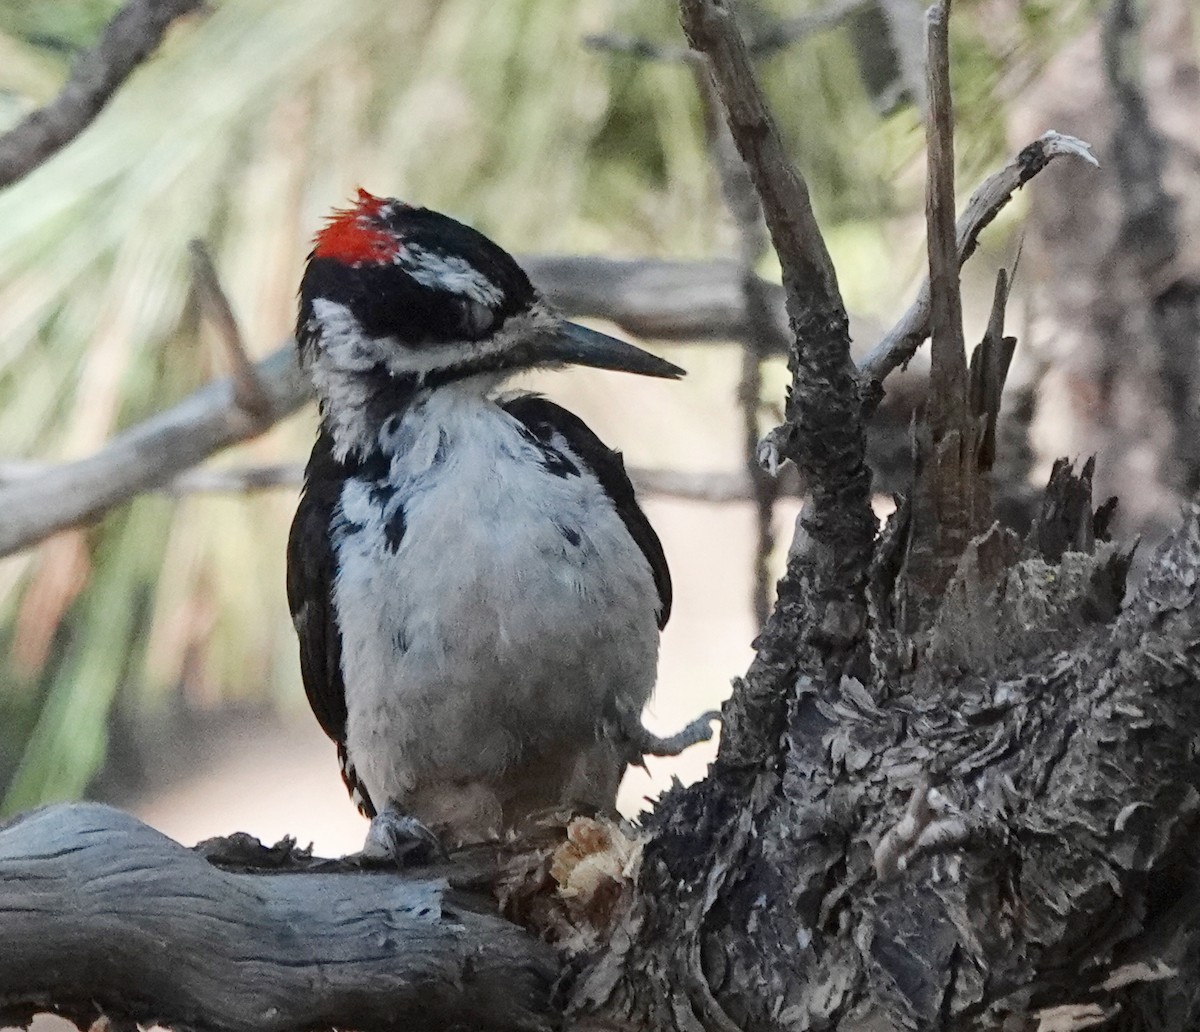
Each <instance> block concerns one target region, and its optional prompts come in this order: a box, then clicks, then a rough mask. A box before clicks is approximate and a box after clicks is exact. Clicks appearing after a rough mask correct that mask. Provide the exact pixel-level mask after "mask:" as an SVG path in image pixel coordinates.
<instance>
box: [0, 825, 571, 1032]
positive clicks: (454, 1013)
mask: <svg viewBox="0 0 1200 1032" xmlns="http://www.w3.org/2000/svg"><path fill="white" fill-rule="evenodd" d="M484 909H485V908H483V907H481V906H480V903H479V901H478V900H476V901H474V902H473V903H472V902H471V901H470V899H469V898H468V897H464V896H460V895H459V894H458V893H456V892H453V891H451V890H450V889H449V888H448V887H447V883H446V881H445V880H443V879H440V878H429V877H428V876H424V877H422V876H421V874H420V873H419V872H417V873H415V874H404V873H400V872H379V873H375V872H372V873H365V872H359V873H342V874H319V873H285V874H270V873H255V874H236V873H230V872H228V871H223V870H219V869H217V868H216V867H214V866H212V865H211V864H210V863H209V862H208V861H206V860H205V859H204V858H203V857H201V856H200V855H198V854H197V853H195V852H193V851H192V850H189V849H185V848H184V847H183V846H181V845H179V844H178V843H176V842H172V841H171V840H170V839H168V838H166V837H165V836H163V835H160V834H159V833H158V832H156V831H154V830H153V829H152V828H149V827H147V826H146V825H144V824H142V823H141V822H140V821H138V820H137V819H135V818H134V817H132V816H130V815H128V814H125V813H122V812H121V811H119V810H115V809H112V808H111V807H107V806H100V805H96V804H77V805H72V806H53V807H48V808H46V809H43V810H37V811H34V812H32V813H29V814H27V815H25V816H23V817H18V818H17V819H16V820H15V821H12V822H11V823H9V824H7V825H5V826H3V827H2V828H0V1020H3V1021H5V1022H15V1023H20V1024H24V1023H25V1022H27V1021H28V1020H29V1018H30V1017H31V1016H32V1015H33V1014H34V1013H36V1012H39V1011H46V1010H51V1011H54V1012H56V1013H59V1014H63V1015H64V1016H66V1017H68V1018H70V1019H71V1020H73V1021H75V1022H77V1023H79V1024H81V1025H82V1026H83V1027H87V1025H88V1024H89V1023H90V1022H91V1021H92V1020H94V1019H95V1018H97V1017H99V1016H101V1015H104V1016H106V1017H108V1018H109V1019H111V1020H114V1021H117V1022H137V1023H140V1024H142V1025H152V1024H163V1025H168V1026H176V1027H179V1026H183V1027H191V1028H205V1029H211V1030H218V1032H291V1030H301V1029H312V1028H355V1029H362V1030H364V1032H374V1030H389V1032H391V1030H395V1029H398V1028H403V1029H406V1030H414V1032H416V1030H430V1032H432V1030H435V1029H438V1030H440V1029H444V1028H450V1027H457V1026H463V1027H468V1028H478V1029H494V1030H500V1029H504V1030H509V1029H529V1030H542V1029H549V1028H550V1027H551V1025H552V1022H553V1017H552V1008H551V1000H550V993H551V988H552V986H553V984H554V981H555V979H556V978H557V976H558V972H559V967H558V963H557V960H556V958H555V956H554V952H553V950H552V949H551V948H550V947H549V946H547V945H545V944H544V943H542V942H540V941H538V940H537V939H535V938H534V937H533V936H531V935H529V934H528V933H526V932H524V931H523V930H522V929H520V928H518V927H517V926H516V925H513V924H510V923H509V922H507V921H504V920H502V919H501V918H499V917H496V916H492V915H490V914H488V913H485V912H482V911H483V910H484Z"/></svg>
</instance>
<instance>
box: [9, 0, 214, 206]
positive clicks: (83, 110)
mask: <svg viewBox="0 0 1200 1032" xmlns="http://www.w3.org/2000/svg"><path fill="white" fill-rule="evenodd" d="M203 6H204V0H129V2H128V3H126V4H125V6H124V7H122V8H121V9H120V10H119V11H118V12H117V13H116V15H115V16H114V17H113V19H112V21H110V22H109V23H108V26H107V27H106V28H105V30H104V34H103V35H102V36H101V37H100V42H99V43H97V44H96V46H95V47H94V48H93V49H91V50H89V51H88V52H87V53H86V54H84V55H83V56H82V57H81V58H80V59H79V60H78V61H77V62H76V64H75V67H74V69H73V70H72V72H71V78H70V79H69V80H68V82H67V84H66V85H65V86H64V87H63V89H62V91H61V92H60V93H59V95H58V96H57V97H56V98H55V99H54V100H53V101H52V102H51V103H49V104H47V105H46V106H45V107H43V108H40V109H38V110H37V111H34V112H33V113H32V114H30V115H28V116H27V117H26V118H25V119H24V120H23V121H22V122H20V124H18V125H17V126H15V127H14V128H12V129H10V130H9V131H8V132H7V133H5V134H4V135H3V136H0V189H3V188H4V187H6V186H10V185H12V184H13V183H15V182H16V181H17V180H18V179H21V178H22V177H23V176H25V175H28V174H29V173H30V172H32V171H33V170H34V169H35V168H37V167H38V165H40V164H42V162H44V161H46V160H47V159H48V158H49V157H51V156H52V155H53V154H55V153H56V152H58V151H59V150H61V149H62V148H63V147H65V146H66V145H67V144H68V143H70V142H71V141H72V140H73V139H75V137H76V136H78V135H79V134H80V133H81V132H83V130H84V129H86V128H87V127H88V126H89V125H91V123H92V122H93V120H94V119H95V118H96V116H97V115H98V114H99V113H100V111H101V110H102V109H103V108H104V105H105V104H107V103H108V102H109V100H111V99H112V96H113V94H114V93H116V92H117V90H118V89H119V88H120V86H121V84H122V83H123V82H124V81H125V80H126V79H127V78H128V77H129V74H130V73H131V72H132V71H133V70H134V69H135V68H136V67H137V66H138V65H140V64H141V63H142V62H143V61H144V60H146V58H147V57H148V56H149V55H150V54H151V53H152V52H153V51H154V50H155V49H156V48H157V47H158V44H159V42H160V41H161V40H162V38H163V35H164V34H165V33H166V31H167V29H168V27H169V26H170V25H171V23H172V22H173V21H175V20H176V19H177V18H181V17H183V15H185V14H190V13H192V12H193V11H198V10H200V9H201V8H202V7H203Z"/></svg>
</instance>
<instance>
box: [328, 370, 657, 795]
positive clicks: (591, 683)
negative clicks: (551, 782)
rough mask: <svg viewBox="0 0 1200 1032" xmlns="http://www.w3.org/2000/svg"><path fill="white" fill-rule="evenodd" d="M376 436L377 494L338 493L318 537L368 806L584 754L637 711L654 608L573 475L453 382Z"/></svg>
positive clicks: (601, 504) (595, 500)
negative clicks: (381, 476)
mask: <svg viewBox="0 0 1200 1032" xmlns="http://www.w3.org/2000/svg"><path fill="white" fill-rule="evenodd" d="M380 441H381V444H382V445H383V446H384V447H385V448H386V449H387V451H388V452H389V453H390V454H392V456H393V457H392V463H391V471H390V476H389V483H388V485H387V489H386V490H380V489H378V488H377V487H376V485H372V484H369V483H364V482H362V481H353V480H352V481H349V482H348V483H347V484H346V486H345V488H344V490H343V493H342V499H341V510H340V523H339V524H337V525H336V526H335V539H334V543H335V548H336V549H337V556H338V566H339V574H338V579H337V583H336V585H335V603H336V607H337V613H338V622H339V625H340V627H341V629H342V657H343V658H342V666H343V675H344V680H345V685H346V699H347V706H348V713H349V719H348V725H347V747H348V749H349V751H350V755H351V758H352V760H353V762H354V764H355V766H356V768H357V771H358V774H359V776H360V778H361V779H362V780H363V783H364V784H365V785H366V787H367V790H368V792H369V793H370V795H371V797H372V799H373V800H374V802H375V804H376V807H380V806H382V805H384V803H386V802H387V801H395V802H398V803H400V804H401V805H403V804H404V802H405V800H406V799H407V798H408V797H409V796H410V795H411V794H412V793H413V792H414V791H415V790H417V789H418V788H421V787H423V786H425V785H427V784H429V783H430V782H445V781H454V782H469V781H472V780H476V779H484V780H486V779H489V778H494V777H495V776H497V775H498V774H499V773H500V772H502V771H505V770H509V769H511V768H514V767H519V766H521V765H530V764H536V763H537V762H538V760H539V757H541V756H542V755H543V754H544V753H545V752H546V751H547V750H549V749H552V748H560V747H561V746H562V745H564V744H569V743H570V742H578V743H579V747H580V748H583V747H585V746H586V745H587V743H589V742H591V741H593V740H594V739H595V736H596V735H597V733H598V731H599V728H600V726H601V723H602V721H603V720H604V719H605V718H606V716H607V717H608V718H609V719H611V718H612V717H613V716H615V714H616V712H617V710H618V708H619V709H620V710H621V711H623V712H625V713H633V714H637V713H639V712H640V710H641V708H642V706H643V705H644V704H645V702H646V700H647V698H648V697H649V694H650V691H651V688H652V686H653V681H654V676H655V667H656V663H657V652H658V628H657V624H656V616H655V614H656V609H657V606H658V597H657V593H656V589H655V585H654V580H653V576H652V574H651V570H650V566H649V563H648V562H647V560H646V558H645V556H644V555H643V554H642V552H641V550H640V549H639V548H638V547H637V545H636V544H635V543H634V541H633V540H632V538H631V537H630V536H629V533H628V532H627V531H626V529H625V525H624V523H623V522H622V521H621V519H620V517H619V516H618V515H617V513H616V512H615V510H614V509H613V507H612V504H611V502H610V501H609V499H608V497H607V495H605V493H604V492H603V490H602V489H601V487H600V484H599V482H598V481H597V480H596V478H595V477H594V476H593V475H592V474H591V473H590V472H588V471H587V469H586V468H585V467H584V466H583V465H582V463H580V462H578V460H577V459H573V461H574V463H575V465H576V467H577V468H578V471H579V473H578V475H567V476H560V475H555V474H554V473H552V472H548V471H547V469H546V467H545V465H544V464H543V461H542V458H543V456H542V453H541V452H540V449H539V448H538V445H537V444H536V443H535V442H532V441H530V440H529V439H528V437H527V435H523V434H522V428H521V426H520V424H518V423H517V422H516V421H515V420H514V419H513V418H512V417H510V416H509V415H508V414H507V413H505V412H504V411H503V410H502V409H500V408H499V407H498V406H497V405H496V404H495V403H493V402H492V401H490V400H489V399H487V398H484V397H481V396H480V395H479V393H478V391H477V390H475V391H472V390H471V389H469V388H467V387H462V388H456V387H447V388H442V389H440V390H438V391H435V392H433V393H432V394H431V395H429V396H428V397H427V399H426V400H425V401H424V402H423V403H418V405H417V406H415V407H414V408H413V409H412V410H410V412H409V413H408V414H407V415H406V416H405V417H404V418H403V420H402V421H400V422H399V425H392V426H385V428H384V431H383V433H382V434H381V438H380ZM401 511H402V513H403V516H402V520H403V533H402V534H399V533H398V531H399V527H400V522H399V521H400V519H401V517H400V516H399V515H398V513H399V512H401ZM389 527H390V528H391V532H390V536H389Z"/></svg>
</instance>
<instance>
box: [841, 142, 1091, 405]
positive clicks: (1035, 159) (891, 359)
mask: <svg viewBox="0 0 1200 1032" xmlns="http://www.w3.org/2000/svg"><path fill="white" fill-rule="evenodd" d="M1063 155H1071V156H1073V157H1076V158H1082V159H1083V160H1084V161H1087V162H1088V163H1089V164H1092V165H1099V162H1097V161H1096V157H1095V155H1094V154H1092V151H1091V146H1090V145H1089V144H1087V143H1085V142H1084V141H1083V140H1078V139H1076V138H1075V137H1074V136H1067V135H1065V134H1064V133H1059V132H1055V131H1054V130H1053V129H1052V130H1050V131H1049V132H1047V133H1044V134H1043V135H1042V136H1040V137H1039V138H1038V139H1036V140H1034V141H1033V143H1031V144H1030V145H1029V146H1028V147H1026V148H1025V149H1024V150H1023V151H1021V153H1020V154H1018V155H1017V157H1016V158H1015V159H1014V160H1013V161H1012V162H1010V163H1009V164H1008V165H1005V166H1004V168H1002V169H1001V170H1000V171H999V172H996V173H994V174H993V175H991V176H989V177H988V178H987V179H986V180H984V182H983V183H982V184H981V185H980V186H979V188H978V189H977V190H976V191H975V193H974V194H972V196H971V200H970V202H969V203H968V204H967V207H966V209H965V210H964V211H963V213H962V215H960V216H959V219H958V224H957V228H956V238H957V251H958V264H959V265H960V266H961V265H962V263H963V262H965V261H966V260H967V259H968V258H970V257H971V255H972V254H974V253H975V248H976V247H977V246H978V243H979V234H980V233H982V232H983V230H984V229H985V228H987V226H988V225H990V224H991V222H992V220H993V219H994V218H995V217H996V216H997V215H998V214H999V213H1000V211H1001V209H1002V208H1003V207H1004V206H1005V205H1006V204H1007V203H1008V202H1009V201H1010V200H1011V199H1012V195H1013V194H1014V193H1015V192H1016V191H1017V190H1018V189H1020V188H1021V187H1022V186H1024V185H1025V184H1026V183H1028V182H1029V180H1031V179H1032V178H1033V177H1034V176H1036V175H1037V174H1038V173H1039V172H1041V171H1042V169H1044V168H1045V167H1046V166H1047V165H1049V164H1050V162H1051V161H1053V160H1054V159H1055V158H1059V157H1062V156H1063ZM929 317H930V297H929V280H928V278H927V279H926V280H925V282H924V283H922V284H921V289H920V291H918V293H917V299H916V300H915V301H914V302H913V303H912V306H911V307H910V308H909V309H908V311H907V312H905V313H904V315H903V316H902V317H901V318H900V321H899V322H898V323H896V325H895V326H894V327H892V329H891V330H890V331H889V332H888V333H887V334H886V335H885V336H884V338H883V339H882V340H881V341H880V342H879V343H878V344H877V345H876V346H875V347H874V348H873V349H872V350H871V352H870V353H869V354H868V355H867V357H866V358H865V359H863V361H862V363H861V365H860V368H861V370H862V374H863V382H864V387H865V391H864V394H865V398H866V402H867V408H868V411H870V410H873V409H874V407H875V406H876V405H877V404H878V402H879V399H880V397H881V396H882V393H881V391H880V390H879V385H880V384H882V382H883V380H884V379H885V378H886V377H887V376H888V374H889V373H891V372H892V370H894V369H897V368H899V367H900V366H903V365H906V364H907V363H908V362H909V360H910V359H911V358H912V357H913V355H915V354H916V353H917V349H918V348H919V347H920V346H921V345H922V344H923V343H924V342H925V339H926V338H927V337H928V336H929Z"/></svg>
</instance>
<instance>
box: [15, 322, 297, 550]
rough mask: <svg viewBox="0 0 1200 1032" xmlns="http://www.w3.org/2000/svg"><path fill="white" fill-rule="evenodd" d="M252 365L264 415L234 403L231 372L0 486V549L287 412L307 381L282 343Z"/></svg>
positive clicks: (185, 465) (130, 493)
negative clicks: (78, 452)
mask: <svg viewBox="0 0 1200 1032" xmlns="http://www.w3.org/2000/svg"><path fill="white" fill-rule="evenodd" d="M255 369H256V371H257V375H258V379H259V382H260V384H261V385H262V387H263V389H264V391H265V392H266V394H267V397H268V399H269V406H270V407H269V411H268V412H267V414H266V416H265V418H260V417H259V416H257V415H255V414H254V413H251V412H248V411H247V410H246V409H245V408H244V407H243V406H242V405H241V404H239V402H238V399H237V395H236V391H235V388H234V383H233V381H232V380H231V379H225V380H218V381H216V382H215V383H211V384H208V385H207V386H205V387H202V388H200V390H198V391H196V392H195V393H194V394H192V395H191V396H190V397H188V398H187V399H186V400H184V401H182V402H180V403H179V404H178V405H176V406H174V407H173V408H170V409H167V410H166V411H165V412H161V413H159V414H158V415H156V416H153V417H151V418H150V419H147V420H146V421H145V422H142V423H139V424H138V425H137V426H135V427H133V428H131V429H129V430H126V431H125V432H124V433H120V434H117V436H116V437H114V438H113V439H112V440H111V441H109V442H108V443H107V444H106V445H105V446H104V447H103V448H101V449H100V450H99V451H98V452H96V453H95V454H93V455H89V456H87V457H86V458H83V459H78V460H76V461H75V462H66V463H63V464H62V465H59V466H55V467H53V468H52V469H50V470H48V471H47V472H46V473H44V474H43V475H42V476H39V477H37V478H36V479H30V480H23V481H20V482H17V483H13V484H10V485H9V486H8V487H6V488H4V490H3V491H0V555H9V554H11V553H12V552H15V551H17V550H19V549H21V548H26V547H28V546H29V545H31V544H33V543H34V542H37V541H40V540H42V539H43V538H46V537H49V536H50V535H51V534H54V533H56V532H57V531H60V530H64V529H66V528H67V527H73V526H76V525H77V524H79V523H84V522H86V521H88V520H91V519H94V518H95V517H97V516H99V515H100V514H101V513H103V512H104V511H105V510H107V509H111V508H112V507H113V506H114V505H118V504H120V503H121V502H125V501H128V500H129V499H130V498H132V497H134V496H135V495H138V494H141V493H142V492H144V491H149V490H152V489H153V488H156V487H161V486H162V485H164V484H166V483H167V482H168V481H169V480H170V479H171V478H172V477H173V476H175V475H177V474H178V473H181V472H182V471H183V470H185V469H190V468H191V467H192V466H196V465H199V464H200V463H201V462H203V461H204V460H205V459H206V458H208V457H209V456H210V455H212V454H213V453H214V452H216V451H219V450H220V449H222V448H226V447H228V446H229V445H231V444H236V443H237V442H238V441H244V440H246V439H248V438H250V437H254V436H256V435H257V434H260V433H262V431H263V430H264V429H266V427H268V426H270V425H271V424H272V423H274V422H275V421H277V420H279V419H282V418H283V417H284V416H286V415H288V414H289V413H290V412H293V411H295V410H296V409H297V408H298V407H299V406H300V404H301V403H302V402H303V401H304V400H305V399H306V398H307V397H308V392H309V389H310V388H309V384H308V381H307V379H306V378H305V377H304V376H303V375H301V373H300V369H299V367H298V366H297V364H296V357H295V348H294V347H292V346H290V345H287V346H285V347H283V348H280V349H279V350H278V351H276V352H275V353H274V354H272V355H271V356H270V357H269V358H266V359H264V360H263V361H261V362H259V363H258V364H257V365H256V366H255Z"/></svg>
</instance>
